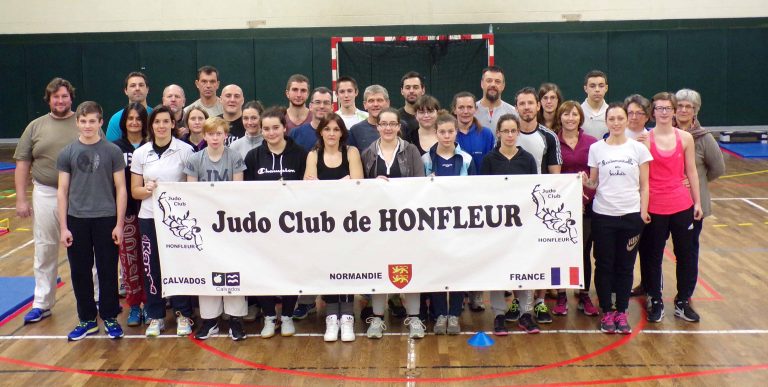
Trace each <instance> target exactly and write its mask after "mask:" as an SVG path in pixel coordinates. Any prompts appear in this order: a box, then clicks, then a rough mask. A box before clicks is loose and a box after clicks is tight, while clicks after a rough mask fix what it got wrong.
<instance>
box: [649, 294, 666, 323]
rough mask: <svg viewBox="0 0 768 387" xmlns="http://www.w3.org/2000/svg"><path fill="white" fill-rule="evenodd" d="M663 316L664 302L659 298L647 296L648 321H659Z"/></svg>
mask: <svg viewBox="0 0 768 387" xmlns="http://www.w3.org/2000/svg"><path fill="white" fill-rule="evenodd" d="M663 318H664V302H663V301H662V300H661V299H656V298H648V321H650V322H661V320H662V319H663Z"/></svg>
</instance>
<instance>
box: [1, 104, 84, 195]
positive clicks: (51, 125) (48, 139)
mask: <svg viewBox="0 0 768 387" xmlns="http://www.w3.org/2000/svg"><path fill="white" fill-rule="evenodd" d="M78 136H79V130H78V129H77V124H76V121H75V115H74V114H73V115H72V116H71V117H69V118H66V119H63V120H60V119H55V118H53V117H52V116H51V115H50V114H46V115H44V116H41V117H38V118H36V119H34V120H33V121H32V122H30V123H29V125H27V128H26V129H24V133H22V134H21V137H20V138H19V143H18V145H16V152H15V153H14V154H13V158H14V159H16V160H18V161H29V162H31V163H32V167H31V172H32V179H34V180H35V181H36V182H38V183H40V184H43V185H47V186H49V187H54V188H55V187H58V186H59V171H58V170H57V169H56V162H57V160H58V158H59V153H60V152H61V150H62V149H64V147H65V146H67V145H69V144H71V143H72V141H75V140H77V137H78Z"/></svg>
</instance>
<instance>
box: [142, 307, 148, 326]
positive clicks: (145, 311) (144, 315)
mask: <svg viewBox="0 0 768 387" xmlns="http://www.w3.org/2000/svg"><path fill="white" fill-rule="evenodd" d="M141 322H143V323H144V325H149V316H147V309H146V308H144V309H142V310H141Z"/></svg>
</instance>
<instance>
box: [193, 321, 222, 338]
mask: <svg viewBox="0 0 768 387" xmlns="http://www.w3.org/2000/svg"><path fill="white" fill-rule="evenodd" d="M217 333H219V320H218V319H215V318H211V319H207V318H206V319H203V324H202V325H201V326H200V328H199V329H198V330H197V333H195V338H196V339H198V340H205V339H207V338H209V337H211V336H213V335H215V334H217Z"/></svg>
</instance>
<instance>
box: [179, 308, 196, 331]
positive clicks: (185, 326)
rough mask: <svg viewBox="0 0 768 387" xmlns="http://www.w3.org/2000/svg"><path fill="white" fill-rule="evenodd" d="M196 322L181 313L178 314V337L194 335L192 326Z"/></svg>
mask: <svg viewBox="0 0 768 387" xmlns="http://www.w3.org/2000/svg"><path fill="white" fill-rule="evenodd" d="M194 324H195V322H194V321H192V319H191V318H189V317H184V316H182V315H181V312H176V336H189V335H190V334H192V325H194Z"/></svg>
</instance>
